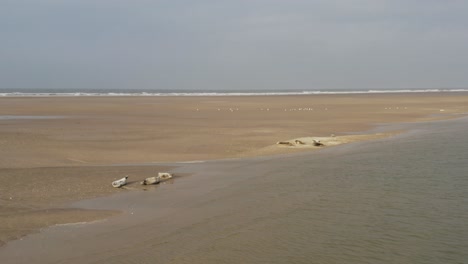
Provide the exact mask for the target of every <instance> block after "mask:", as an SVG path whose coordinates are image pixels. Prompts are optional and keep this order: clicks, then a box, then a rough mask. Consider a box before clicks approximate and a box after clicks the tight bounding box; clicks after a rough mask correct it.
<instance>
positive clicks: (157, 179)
mask: <svg viewBox="0 0 468 264" xmlns="http://www.w3.org/2000/svg"><path fill="white" fill-rule="evenodd" d="M169 179H172V174H170V173H168V172H159V173H158V176H154V177H149V178H146V179H145V180H144V181H142V182H141V184H142V185H150V184H158V183H160V182H163V181H166V180H169Z"/></svg>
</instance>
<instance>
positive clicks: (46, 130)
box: [0, 93, 468, 243]
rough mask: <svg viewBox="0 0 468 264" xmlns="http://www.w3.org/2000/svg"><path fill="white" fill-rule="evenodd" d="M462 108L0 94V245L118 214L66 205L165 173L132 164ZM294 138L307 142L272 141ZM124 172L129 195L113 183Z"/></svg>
mask: <svg viewBox="0 0 468 264" xmlns="http://www.w3.org/2000/svg"><path fill="white" fill-rule="evenodd" d="M466 112H468V93H424V94H423V93H417V94H411V93H408V94H371V95H369V94H367V95H313V96H249V97H234V96H232V97H40V98H39V97H34V98H25V97H8V98H0V116H4V117H6V116H8V118H3V119H0V157H1V158H0V180H1V182H2V184H1V185H0V208H1V209H2V210H1V213H0V226H2V227H3V228H2V229H1V231H0V241H2V242H3V243H5V242H7V241H9V240H11V239H17V238H19V237H21V236H23V235H25V234H27V233H30V232H35V231H37V230H39V229H40V228H42V227H45V226H50V225H54V224H60V223H69V222H80V221H92V220H96V219H102V218H106V217H109V216H112V215H115V214H117V213H118V212H115V211H105V210H104V211H103V210H99V211H94V210H82V209H70V208H68V207H67V204H69V203H70V202H72V201H77V200H81V199H87V198H92V197H98V196H103V195H109V194H113V193H118V192H126V191H128V190H129V189H138V190H143V187H141V186H140V185H139V184H138V181H140V180H142V179H144V178H146V177H150V176H154V174H155V173H156V172H158V171H171V169H172V168H171V167H164V166H163V167H161V166H160V165H154V166H138V165H132V164H142V163H165V162H177V161H197V160H209V159H223V158H243V157H253V156H258V155H274V154H281V153H294V152H299V151H311V150H317V149H321V148H322V147H315V146H313V144H312V140H313V139H316V140H317V139H318V140H321V142H323V143H324V144H325V147H328V146H333V145H338V144H342V143H348V142H353V141H358V140H368V139H376V138H381V137H386V136H391V135H392V134H395V133H400V132H401V131H386V132H385V133H381V134H370V135H368V134H366V131H368V130H369V129H372V128H374V127H375V126H376V125H377V124H382V123H401V122H417V121H427V120H436V119H444V118H453V117H457V116H460V114H463V113H466ZM11 116H23V118H19V119H15V118H12V117H11ZM31 116H35V117H36V118H31ZM351 132H353V134H350V133H351ZM332 134H333V135H334V136H331V135H332ZM296 139H298V140H301V141H303V142H304V143H305V144H293V145H292V146H286V145H279V144H276V143H277V142H278V141H291V142H294V141H295V140H296ZM115 164H119V165H120V166H113V165H115ZM122 164H130V165H124V166H121V165H122ZM125 175H129V177H130V178H129V179H130V184H129V185H128V186H127V189H115V188H112V187H111V186H110V182H111V181H113V180H115V179H118V178H121V177H123V176H125ZM2 242H0V243H2Z"/></svg>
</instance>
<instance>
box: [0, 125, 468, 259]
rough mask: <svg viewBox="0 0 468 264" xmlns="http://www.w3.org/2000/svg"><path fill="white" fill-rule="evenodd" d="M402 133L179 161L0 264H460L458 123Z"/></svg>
mask: <svg viewBox="0 0 468 264" xmlns="http://www.w3.org/2000/svg"><path fill="white" fill-rule="evenodd" d="M411 127H412V130H411V131H412V132H409V133H407V134H404V135H400V136H398V137H397V138H393V139H385V140H378V141H372V142H361V143H353V144H349V145H346V146H340V147H336V148H330V149H325V150H322V151H320V152H315V153H309V154H301V155H291V156H282V157H275V158H255V159H249V160H228V161H218V162H206V163H194V164H185V165H183V167H181V168H180V169H179V171H178V172H179V173H182V172H196V174H195V175H193V176H189V177H185V178H183V179H180V180H178V181H174V182H173V183H172V184H166V185H162V186H159V187H158V188H157V189H155V190H153V191H147V192H132V193H127V194H125V195H119V196H113V197H108V198H104V199H98V200H90V201H83V202H80V203H78V204H77V205H79V206H85V207H88V208H109V209H113V208H114V209H119V208H120V209H124V210H125V211H126V212H125V214H124V215H122V216H121V217H117V218H113V219H110V220H108V221H105V222H99V223H94V224H90V225H79V226H76V227H70V226H65V227H55V228H51V229H48V230H47V231H45V232H42V233H41V234H35V235H32V236H29V237H27V238H26V239H24V240H22V241H15V242H13V243H11V244H9V245H7V246H6V247H4V248H2V249H0V261H1V262H2V263H27V262H28V261H29V262H30V263H32V262H31V261H32V260H36V261H34V263H40V262H41V261H42V262H44V263H55V262H67V263H466V262H468V253H467V250H466V249H467V248H468V162H467V160H468V135H467V134H466V132H465V131H466V129H467V128H468V119H466V118H464V119H459V120H452V121H443V122H434V123H424V124H418V125H416V126H412V125H411ZM24 249H27V250H26V251H25V250H24ZM2 260H4V261H2ZM38 260H40V261H39V262H38ZM5 261H6V262H5Z"/></svg>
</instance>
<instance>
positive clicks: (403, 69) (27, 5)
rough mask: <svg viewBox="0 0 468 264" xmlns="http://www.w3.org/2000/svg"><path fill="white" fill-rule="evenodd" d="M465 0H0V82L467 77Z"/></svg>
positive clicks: (301, 85)
mask: <svg viewBox="0 0 468 264" xmlns="http://www.w3.org/2000/svg"><path fill="white" fill-rule="evenodd" d="M467 14H468V1H463V0H356V1H353V0H341V1H339V0H316V1H313V0H283V1H279V0H231V1H223V0H211V1H209V0H186V1H180V0H167V1H151V0H132V1H123V0H0V38H1V39H0V89H8V88H10V89H21V88H52V89H58V88H69V89H81V88H86V89H107V88H109V89H164V90H180V89H183V90H187V89H190V90H249V89H253V90H262V89H265V90H273V89H276V90H277V89H281V90H288V89H294V90H301V89H303V90H310V89H322V90H325V89H389V88H397V89H404V88H410V89H411V88H466V87H468V15H467Z"/></svg>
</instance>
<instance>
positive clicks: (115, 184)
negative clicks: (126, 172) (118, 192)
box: [112, 176, 128, 188]
mask: <svg viewBox="0 0 468 264" xmlns="http://www.w3.org/2000/svg"><path fill="white" fill-rule="evenodd" d="M127 179H128V176H125V177H123V178H122V179H120V180H116V181H113V182H112V187H115V188H120V187H122V186H124V185H125V184H127Z"/></svg>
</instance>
